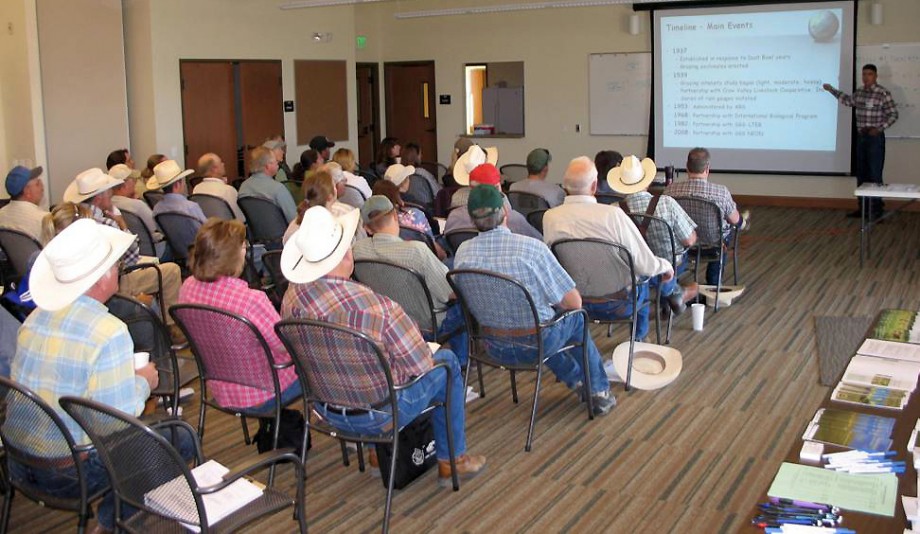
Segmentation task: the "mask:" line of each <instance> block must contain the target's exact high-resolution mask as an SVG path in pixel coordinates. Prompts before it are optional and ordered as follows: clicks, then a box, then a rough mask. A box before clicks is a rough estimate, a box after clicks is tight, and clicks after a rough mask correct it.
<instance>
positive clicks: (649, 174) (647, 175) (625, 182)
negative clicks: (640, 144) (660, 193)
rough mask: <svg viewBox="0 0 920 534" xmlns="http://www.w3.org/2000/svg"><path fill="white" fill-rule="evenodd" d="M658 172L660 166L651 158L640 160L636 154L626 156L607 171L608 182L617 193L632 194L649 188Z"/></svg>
mask: <svg viewBox="0 0 920 534" xmlns="http://www.w3.org/2000/svg"><path fill="white" fill-rule="evenodd" d="M657 172H658V168H657V167H655V162H654V161H652V160H651V158H645V159H643V160H642V161H639V158H637V157H636V156H626V157H625V158H623V161H622V162H620V164H619V165H618V166H616V167H614V168H612V169H610V172H608V173H607V184H608V185H610V189H613V191H614V192H615V193H620V194H622V195H631V194H633V193H638V192H639V191H645V190H646V189H648V185H649V184H650V183H652V180H654V179H655V173H657Z"/></svg>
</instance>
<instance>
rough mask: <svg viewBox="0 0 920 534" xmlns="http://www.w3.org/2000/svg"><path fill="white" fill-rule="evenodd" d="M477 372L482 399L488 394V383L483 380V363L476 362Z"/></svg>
mask: <svg viewBox="0 0 920 534" xmlns="http://www.w3.org/2000/svg"><path fill="white" fill-rule="evenodd" d="M476 373H477V374H478V375H479V398H480V399H481V398H483V397H485V396H486V383H485V382H483V380H482V364H481V363H479V362H476ZM464 391H466V390H464Z"/></svg>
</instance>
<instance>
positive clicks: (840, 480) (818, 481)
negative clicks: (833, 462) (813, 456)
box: [767, 462, 898, 517]
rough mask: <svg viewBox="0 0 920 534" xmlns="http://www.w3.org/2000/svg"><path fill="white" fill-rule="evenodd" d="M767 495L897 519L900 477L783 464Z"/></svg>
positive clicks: (887, 474) (888, 474)
mask: <svg viewBox="0 0 920 534" xmlns="http://www.w3.org/2000/svg"><path fill="white" fill-rule="evenodd" d="M767 495H769V496H770V497H779V498H784V499H795V500H798V501H810V502H817V503H822V504H830V505H833V506H838V507H840V508H842V509H844V510H852V511H854V512H865V513H868V514H877V515H884V516H888V517H894V506H895V502H897V498H898V477H897V476H896V475H894V474H893V473H885V474H877V475H853V474H850V473H842V472H838V471H832V470H830V469H824V468H821V467H811V466H808V465H799V464H793V463H789V462H784V463H783V465H781V466H780V468H779V472H778V473H776V477H775V478H774V479H773V484H772V485H771V486H770V490H769V491H767Z"/></svg>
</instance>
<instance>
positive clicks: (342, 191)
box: [320, 161, 364, 209]
mask: <svg viewBox="0 0 920 534" xmlns="http://www.w3.org/2000/svg"><path fill="white" fill-rule="evenodd" d="M320 170H322V171H326V172H327V173H329V176H332V182H333V183H334V184H335V196H336V199H337V200H338V203H340V204H344V205H346V206H351V207H352V208H355V209H358V208H360V207H361V205H362V204H364V197H363V196H362V195H361V194H360V193H359V192H357V191H355V190H354V189H351V188H348V187H346V185H347V184H348V179H347V178H346V177H345V171H344V170H342V166H341V165H339V164H338V163H336V162H334V161H330V162H329V163H326V164H324V165H323V166H322V167H320Z"/></svg>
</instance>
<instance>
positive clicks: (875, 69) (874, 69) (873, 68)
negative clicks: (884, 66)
mask: <svg viewBox="0 0 920 534" xmlns="http://www.w3.org/2000/svg"><path fill="white" fill-rule="evenodd" d="M862 70H871V71H872V72H874V73H876V74H878V67H876V66H875V65H873V64H872V63H866V64H865V65H863V68H862Z"/></svg>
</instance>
